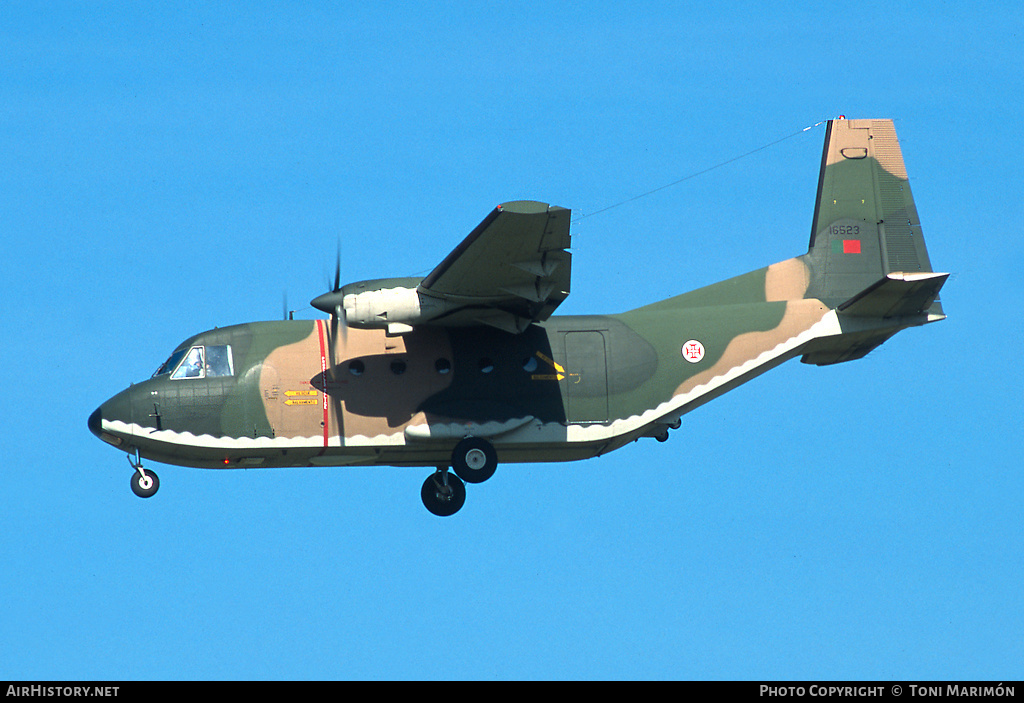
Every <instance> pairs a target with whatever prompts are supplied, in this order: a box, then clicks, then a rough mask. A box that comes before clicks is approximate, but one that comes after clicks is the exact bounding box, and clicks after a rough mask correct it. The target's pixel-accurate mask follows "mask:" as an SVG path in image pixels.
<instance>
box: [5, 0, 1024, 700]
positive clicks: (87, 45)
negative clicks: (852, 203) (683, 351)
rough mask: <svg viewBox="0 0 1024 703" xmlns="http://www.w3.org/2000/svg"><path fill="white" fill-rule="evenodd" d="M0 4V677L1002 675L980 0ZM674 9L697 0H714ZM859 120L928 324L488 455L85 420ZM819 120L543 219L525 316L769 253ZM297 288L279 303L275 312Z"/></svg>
mask: <svg viewBox="0 0 1024 703" xmlns="http://www.w3.org/2000/svg"><path fill="white" fill-rule="evenodd" d="M306 5H307V4H292V3H247V4H246V5H245V8H244V9H241V8H240V6H238V5H237V4H234V3H194V4H184V5H183V6H175V7H173V8H165V7H163V6H161V5H156V4H154V5H152V6H151V5H149V4H146V3H59V4H53V3H30V2H24V3H8V4H5V5H3V6H2V7H0V47H3V48H2V49H0V95H2V97H3V99H2V100H0V154H2V156H0V164H2V168H0V222H2V227H3V237H4V242H5V254H4V256H3V257H2V258H0V267H2V269H0V272H2V276H0V294H2V298H3V301H4V306H3V310H4V312H3V322H4V324H3V326H2V328H3V333H2V334H3V342H4V348H5V354H4V358H5V359H6V362H7V373H6V374H5V378H6V384H7V392H6V393H4V394H3V396H2V400H0V422H2V426H3V428H4V436H5V440H4V442H3V446H4V449H5V452H4V453H5V461H4V468H3V471H0V492H2V494H3V495H4V510H3V511H2V513H0V565H2V569H0V602H2V604H3V605H2V610H3V614H2V616H0V679H136V678H138V679H179V678H181V679H254V678H255V679H262V678H269V679H277V678H287V679H310V678H314V679H316V678H327V679H350V678H370V679H377V678H386V679H395V678H397V679H407V678H425V679H450V678H460V679H461V678H482V679H492V678H501V679H505V678H510V679H536V678H542V679H548V678H555V679H561V678H573V679H575V678H587V679H590V678H602V679H603V678H613V679H617V678H673V679H675V678H682V679H829V678H840V679H846V678H852V679H910V680H914V679H954V680H955V679H995V680H1014V679H1020V678H1021V676H1022V674H1024V671H1022V665H1021V662H1024V638H1022V636H1021V633H1022V631H1024V599H1022V597H1021V584H1022V582H1024V556H1022V555H1024V500H1022V496H1024V477H1022V466H1021V459H1020V449H1019V443H1020V440H1021V436H1022V420H1021V417H1022V407H1021V395H1022V389H1024V383H1022V380H1024V379H1022V373H1021V370H1020V368H1021V366H1020V363H1019V358H1020V353H1021V343H1022V341H1024V334H1022V325H1021V322H1020V319H1019V317H1018V316H1017V312H1018V310H1019V308H1020V307H1021V304H1022V303H1024V300H1022V294H1021V281H1020V268H1021V264H1024V255H1022V250H1021V246H1020V244H1019V240H1020V232H1021V230H1022V228H1024V217H1022V215H1021V210H1020V193H1019V190H1020V185H1021V182H1022V178H1021V176H1022V167H1021V158H1020V154H1019V153H1018V151H1019V147H1020V145H1021V140H1020V130H1019V128H1018V125H1019V120H1020V115H1021V112H1022V108H1024V99H1022V97H1021V96H1022V92H1021V86H1022V85H1024V69H1022V66H1024V50H1022V48H1021V47H1022V45H1024V36H1022V29H1024V13H1022V12H1021V10H1020V8H1019V6H1018V5H1017V3H1014V2H1009V1H1007V2H984V1H983V2H976V3H969V4H965V3H947V2H934V1H932V2H907V3H892V2H877V3H876V2H866V3H859V4H857V5H856V6H853V5H851V6H848V7H847V9H846V10H845V11H844V9H843V8H844V7H845V6H843V5H842V4H837V3H813V4H811V3H753V2H751V3H723V4H722V6H721V7H719V6H717V5H715V6H712V5H707V4H706V3H692V4H686V3H643V2H641V3H637V2H629V3H626V2H622V3H590V4H587V5H585V6H569V5H566V4H564V3H550V4H544V3H496V4H492V3H480V2H473V3H459V2H456V3H450V4H446V5H444V6H443V7H442V6H439V5H438V4H436V3H416V2H407V3H393V4H389V5H387V6H386V7H385V8H383V9H368V7H367V8H362V7H346V6H345V5H346V4H341V5H338V4H334V3H332V4H329V5H327V6H326V7H321V6H319V5H318V6H314V7H306ZM712 8H713V9H712ZM839 114H845V115H847V116H849V117H891V118H894V119H895V120H896V127H897V132H898V134H899V136H900V139H901V143H902V146H903V153H904V157H905V160H906V163H907V168H908V171H909V173H910V176H911V184H912V187H913V189H914V196H915V199H916V203H917V206H918V209H919V211H920V215H921V220H922V223H923V227H924V233H925V236H926V239H927V242H928V247H929V252H930V255H931V259H932V262H933V264H934V266H935V268H936V269H937V270H943V271H950V272H952V276H951V278H950V279H949V281H948V283H947V284H946V287H945V288H944V290H943V296H942V297H943V304H944V307H945V310H946V313H947V314H948V315H949V319H948V320H946V321H944V322H942V323H940V324H935V325H930V326H928V327H926V328H922V329H915V330H910V331H907V332H904V333H901V334H900V335H898V336H897V337H896V338H894V339H893V340H891V341H890V342H888V343H887V344H886V345H885V346H883V347H882V348H880V349H879V350H877V351H875V352H873V353H872V354H871V355H870V356H868V357H867V358H866V359H864V360H861V361H856V362H852V363H849V364H842V365H839V366H835V367H828V368H816V367H810V366H807V365H803V364H800V363H798V362H790V363H789V364H787V365H784V366H782V367H780V368H778V369H776V370H774V371H772V372H771V373H769V374H766V375H765V376H762V377H760V378H758V379H756V380H755V381H754V382H752V383H749V384H747V385H745V386H743V387H741V388H740V389H738V390H736V391H734V392H732V393H730V394H728V395H726V396H724V397H722V398H720V399H718V400H716V401H715V402H713V403H711V404H709V405H707V406H705V407H703V408H700V409H699V410H698V411H696V412H694V413H692V414H690V415H688V416H686V417H685V418H684V422H683V426H682V428H681V429H680V430H678V431H677V432H675V433H674V434H673V437H672V441H670V442H667V443H665V444H659V443H657V442H654V441H653V440H651V441H647V442H640V443H637V444H634V445H630V446H628V447H626V448H623V449H622V450H620V451H618V452H616V453H614V454H611V455H608V456H605V457H602V458H598V459H594V460H591V461H587V462H581V463H575V464H564V465H560V464H551V465H507V466H502V467H499V470H498V473H497V474H496V476H495V477H494V479H492V480H491V481H489V482H488V483H486V484H483V485H479V486H470V490H469V498H468V500H467V503H466V506H465V508H464V509H463V510H462V512H460V513H459V514H458V515H457V516H456V517H454V518H451V519H438V518H435V517H433V516H431V515H429V514H428V513H427V512H426V511H425V510H424V509H423V506H422V505H421V503H420V500H419V487H420V484H421V482H422V480H423V478H424V471H423V470H420V469H393V468H345V469H296V470H283V471H202V470H195V469H185V468H178V467H169V466H163V467H159V468H158V470H159V472H160V477H161V482H162V486H161V490H160V493H159V494H158V495H157V496H155V497H154V498H152V499H150V500H147V501H143V500H139V499H137V498H135V497H134V496H133V495H132V494H131V492H130V490H129V487H128V479H129V474H130V467H129V466H128V463H127V462H126V461H125V458H124V456H123V455H122V454H121V453H119V452H117V451H114V450H112V449H111V448H110V447H109V446H107V445H105V444H103V443H102V442H99V441H98V440H97V439H96V438H95V437H93V436H92V435H91V434H90V433H89V432H88V430H87V428H86V418H87V417H88V415H89V413H90V412H91V411H92V410H93V409H94V408H96V407H97V406H98V405H99V404H100V403H101V402H102V401H104V400H105V399H106V398H108V397H109V396H111V395H113V394H114V393H115V392H117V391H119V390H120V389H121V388H123V387H125V386H127V385H128V384H129V383H130V382H132V381H138V380H141V379H144V378H147V377H148V376H149V375H150V374H151V373H152V372H153V370H154V369H156V367H157V366H158V365H159V364H160V363H161V362H162V361H163V360H164V359H165V358H166V356H167V355H168V354H169V352H170V351H171V350H172V349H173V348H174V347H175V346H176V345H177V344H178V343H179V342H180V341H182V340H183V339H185V338H186V337H188V336H190V335H192V334H194V333H196V332H199V331H202V330H206V329H210V328H212V327H214V326H223V325H228V324H233V323H238V322H245V321H251V320H259V319H276V318H278V317H280V314H281V297H282V293H283V292H287V295H288V300H289V302H290V305H291V307H292V308H305V306H306V304H307V301H308V300H309V299H311V298H313V297H315V296H316V295H319V294H320V293H322V292H324V291H325V290H326V288H327V282H328V280H329V279H330V277H331V276H332V274H333V266H334V257H335V251H336V247H337V243H338V241H339V239H340V241H341V246H342V253H343V262H342V274H343V276H342V277H343V279H345V280H351V281H355V280H362V279H366V278H377V277H385V276H397V275H416V274H424V273H426V272H427V271H429V270H430V269H431V268H433V266H434V265H436V264H437V263H438V262H439V261H440V260H441V259H442V258H443V256H444V255H445V254H447V252H448V251H449V250H450V249H451V248H452V247H454V246H455V244H457V243H458V242H459V241H460V240H461V239H462V238H463V237H464V236H465V235H466V234H467V233H468V232H469V231H470V230H471V229H472V228H473V227H474V226H475V225H476V224H477V223H478V222H479V221H480V220H481V219H482V218H483V217H484V215H486V214H487V212H489V211H490V210H491V209H492V208H493V207H494V205H496V204H497V203H500V202H504V201H508V200H515V199H523V198H527V199H535V200H542V201H545V202H550V203H553V204H557V205H561V206H564V207H570V208H572V209H573V210H574V215H575V216H576V217H579V216H580V215H583V214H587V213H588V212H595V211H597V210H600V209H601V208H604V207H607V206H608V205H612V204H614V203H618V202H621V201H623V200H625V199H627V198H631V197H633V196H635V195H638V194H640V193H644V192H647V191H649V190H652V189H654V188H658V187H660V186H662V185H665V184H666V183H671V182H673V181H675V180H677V179H680V178H683V177H685V176H687V175H689V174H692V173H695V172H698V171H701V170H703V169H705V168H707V167H709V166H712V165H714V164H718V163H721V162H723V161H725V160H728V159H731V158H733V157H735V156H738V155H740V154H744V153H746V152H748V151H751V150H753V149H756V148H758V147H760V146H763V145H765V144H767V143H769V142H772V141H775V140H776V139H779V138H780V137H783V136H785V135H788V134H792V133H794V132H797V131H799V130H800V129H802V128H804V127H806V126H809V125H812V124H815V123H817V122H819V121H821V120H823V119H827V118H830V117H835V116H838V115H839ZM823 138H824V128H823V127H820V126H819V127H817V128H815V129H812V130H809V131H807V132H806V133H802V134H800V135H799V136H796V137H793V138H792V139H787V140H785V141H784V142H782V143H780V144H778V145H775V146H773V147H771V148H770V149H765V150H763V151H759V152H757V153H756V154H754V155H751V156H749V157H746V158H744V159H741V160H739V161H737V162H734V163H731V164H729V165H727V166H723V167H722V168H718V169H715V170H714V171H711V172H709V173H707V174H704V175H702V176H700V177H697V178H693V179H690V180H687V181H685V182H683V183H681V184H679V185H676V186H673V187H672V188H667V189H664V190H662V191H659V192H658V193H656V194H654V195H651V196H649V197H646V198H642V199H640V200H637V201H634V202H632V203H629V204H626V205H623V206H621V207H617V208H615V209H613V210H609V211H606V212H603V213H600V214H595V215H594V216H593V217H586V218H583V219H582V220H579V221H578V222H577V223H576V224H575V225H574V226H573V235H574V238H573V245H574V246H573V254H574V262H573V264H574V266H573V293H572V295H571V296H570V297H569V299H568V300H567V301H566V303H565V304H564V305H563V306H562V307H561V308H560V312H561V313H567V314H585V313H601V312H620V311H623V310H627V309H630V308H633V307H637V306H639V305H642V304H645V303H648V302H652V301H654V300H658V299H660V298H664V297H668V296H670V295H674V294H677V293H680V292H684V291H686V290H690V289H692V288H696V287H698V286H700V285H704V284H707V283H710V282H713V281H715V280H720V279H722V278H726V277H729V276H732V275H736V274H739V273H743V272H745V271H748V270H752V269H755V268H759V267H761V266H764V265H766V264H769V263H772V262H775V261H779V260H782V259H786V258H789V257H791V256H794V255H797V254H801V253H803V252H804V251H805V250H806V246H807V240H808V235H809V229H810V221H811V215H812V210H813V201H814V195H815V186H816V179H817V175H818V166H819V160H820V153H821V143H822V140H823ZM314 313H315V311H313V310H310V309H308V308H305V309H304V310H301V311H300V312H299V313H298V315H299V316H302V317H315V314H314Z"/></svg>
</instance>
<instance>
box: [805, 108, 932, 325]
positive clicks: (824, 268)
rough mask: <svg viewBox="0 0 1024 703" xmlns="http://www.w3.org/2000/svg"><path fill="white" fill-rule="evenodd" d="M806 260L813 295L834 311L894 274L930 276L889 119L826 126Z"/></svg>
mask: <svg viewBox="0 0 1024 703" xmlns="http://www.w3.org/2000/svg"><path fill="white" fill-rule="evenodd" d="M804 261H805V262H806V263H807V265H808V268H809V269H810V275H811V285H810V289H809V290H808V297H815V298H819V299H821V300H822V301H824V302H825V303H827V304H829V305H830V306H833V307H834V306H837V305H839V304H841V303H843V302H845V301H848V300H850V299H851V298H853V297H854V296H856V295H858V294H859V293H861V292H862V291H864V290H865V289H866V288H868V287H869V286H872V285H874V284H876V283H878V282H879V281H881V280H882V279H884V278H886V277H887V275H888V274H890V273H893V272H899V273H920V272H931V271H932V267H931V263H930V262H929V260H928V251H927V249H926V248H925V244H924V237H923V236H922V233H921V222H920V220H919V219H918V216H917V208H916V207H915V206H914V198H913V196H912V195H911V193H910V184H909V182H908V181H907V169H906V166H905V165H904V163H903V153H902V152H901V150H900V145H899V142H898V141H897V139H896V129H895V127H894V126H893V123H892V120H846V119H839V120H830V121H829V123H828V130H827V132H826V136H825V148H824V151H823V153H822V157H821V174H820V176H819V178H818V199H817V202H816V203H815V207H814V222H813V225H812V227H811V243H810V247H809V251H808V253H807V255H806V256H805V257H804ZM933 308H934V309H933V310H932V312H935V313H937V314H941V308H939V303H938V302H937V301H936V302H934V303H933Z"/></svg>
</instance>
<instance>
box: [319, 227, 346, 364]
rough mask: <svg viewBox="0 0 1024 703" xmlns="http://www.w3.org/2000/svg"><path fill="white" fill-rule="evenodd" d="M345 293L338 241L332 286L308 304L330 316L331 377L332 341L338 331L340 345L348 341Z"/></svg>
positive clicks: (331, 360)
mask: <svg viewBox="0 0 1024 703" xmlns="http://www.w3.org/2000/svg"><path fill="white" fill-rule="evenodd" d="M344 302H345V294H344V293H343V292H342V290H341V242H340V241H339V242H338V255H337V259H336V260H335V263H334V286H333V287H332V288H331V290H330V292H329V293H324V294H323V295H321V296H318V297H316V298H314V299H313V300H312V301H311V302H310V305H312V306H313V307H314V308H316V309H317V310H321V311H323V312H326V313H327V314H329V315H330V316H331V334H330V336H329V338H328V340H327V341H328V344H329V346H330V355H331V359H330V365H331V377H332V378H334V376H335V373H334V371H335V369H334V366H335V359H336V356H335V354H334V343H335V340H337V339H338V336H339V333H340V337H341V344H342V347H345V346H346V344H347V342H348V316H347V315H346V313H345V305H344Z"/></svg>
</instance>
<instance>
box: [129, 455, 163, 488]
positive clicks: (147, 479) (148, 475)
mask: <svg viewBox="0 0 1024 703" xmlns="http://www.w3.org/2000/svg"><path fill="white" fill-rule="evenodd" d="M128 463H129V464H131V465H132V468H133V469H135V473H133V474H132V493H134V494H135V495H137V496H138V497H139V498H149V497H150V496H151V495H153V494H154V493H156V492H157V490H158V489H159V488H160V478H159V477H158V476H157V475H156V472H155V471H153V470H152V469H150V470H148V471H147V470H146V469H144V468H142V457H141V456H139V450H138V449H136V450H135V457H134V458H132V455H131V454H129V455H128Z"/></svg>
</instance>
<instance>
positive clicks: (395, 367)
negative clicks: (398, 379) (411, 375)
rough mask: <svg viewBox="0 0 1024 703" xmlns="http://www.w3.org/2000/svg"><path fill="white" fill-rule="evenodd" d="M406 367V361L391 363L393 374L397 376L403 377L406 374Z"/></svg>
mask: <svg viewBox="0 0 1024 703" xmlns="http://www.w3.org/2000/svg"><path fill="white" fill-rule="evenodd" d="M405 369H406V365H405V362H404V361H392V362H391V373H393V374H395V375H396V376H401V375H402V374H403V373H405Z"/></svg>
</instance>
